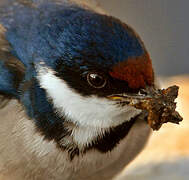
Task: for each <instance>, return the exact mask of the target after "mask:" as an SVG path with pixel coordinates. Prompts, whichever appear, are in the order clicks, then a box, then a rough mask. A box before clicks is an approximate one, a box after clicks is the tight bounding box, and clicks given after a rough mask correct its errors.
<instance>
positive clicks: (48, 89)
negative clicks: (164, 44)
mask: <svg viewBox="0 0 189 180" xmlns="http://www.w3.org/2000/svg"><path fill="white" fill-rule="evenodd" d="M153 86H155V83H154V70H153V67H152V60H151V58H150V55H149V53H148V51H147V49H146V48H145V45H144V43H143V41H142V40H141V38H140V37H139V35H138V34H137V33H136V32H135V31H134V30H133V28H131V27H130V26H129V25H127V24H126V23H124V22H122V21H120V20H119V19H117V18H115V17H112V16H110V15H108V14H106V13H101V12H98V11H97V10H95V9H93V8H91V7H89V6H87V5H82V4H81V3H77V2H72V1H66V0H8V1H2V2H1V3H0V100H1V102H0V122H1V126H0V178H2V179H4V180H6V179H9V180H42V179H47V180H85V179H86V180H88V179H91V180H97V179H98V180H99V179H101V180H106V179H107V180H109V179H113V178H115V177H116V176H117V175H118V174H119V173H120V172H121V171H122V170H123V169H124V168H125V167H126V166H127V165H128V164H129V163H130V162H131V161H132V160H133V159H134V158H135V157H136V156H137V155H138V154H139V153H140V152H141V150H142V149H143V148H144V146H145V144H146V142H147V141H148V138H149V136H150V134H151V130H150V127H149V126H148V124H147V122H146V120H145V118H146V116H142V115H143V113H142V110H139V109H136V108H135V107H132V106H130V105H129V104H128V103H127V102H125V101H122V100H121V99H122V98H121V97H123V96H124V95H125V94H130V95H131V96H132V95H133V96H134V95H136V94H141V92H142V90H144V89H145V88H147V87H153ZM143 96H145V94H143ZM111 97H114V98H111Z"/></svg>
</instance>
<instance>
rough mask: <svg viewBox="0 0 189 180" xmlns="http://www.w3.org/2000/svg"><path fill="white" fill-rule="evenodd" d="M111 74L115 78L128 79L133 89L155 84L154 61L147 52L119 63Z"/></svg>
mask: <svg viewBox="0 0 189 180" xmlns="http://www.w3.org/2000/svg"><path fill="white" fill-rule="evenodd" d="M109 74H110V75H111V76H112V77H113V78H116V79H119V80H123V81H126V82H127V83H128V86H129V87H130V88H132V89H138V88H145V87H146V85H153V84H154V72H153V68H152V61H151V59H150V57H149V55H148V54H147V53H146V54H145V55H142V56H139V57H134V58H129V59H127V60H125V61H123V62H120V63H118V64H117V65H115V66H114V67H113V68H112V71H110V72H109Z"/></svg>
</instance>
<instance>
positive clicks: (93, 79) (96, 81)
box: [87, 73, 106, 89]
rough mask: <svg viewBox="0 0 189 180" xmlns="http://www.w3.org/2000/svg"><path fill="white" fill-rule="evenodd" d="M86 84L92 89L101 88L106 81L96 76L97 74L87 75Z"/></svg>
mask: <svg viewBox="0 0 189 180" xmlns="http://www.w3.org/2000/svg"><path fill="white" fill-rule="evenodd" d="M87 81H88V83H89V84H90V85H91V86H92V87H94V88H98V89H100V88H103V87H104V86H105V85H106V79H105V78H104V77H103V76H101V75H99V74H97V73H89V74H87Z"/></svg>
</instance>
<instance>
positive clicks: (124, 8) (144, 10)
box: [93, 0, 189, 180]
mask: <svg viewBox="0 0 189 180" xmlns="http://www.w3.org/2000/svg"><path fill="white" fill-rule="evenodd" d="M94 1H95V3H96V1H97V3H96V5H97V6H99V7H101V8H102V9H105V11H106V12H107V13H108V14H111V15H113V16H116V17H118V18H119V19H121V20H122V21H124V22H126V23H127V24H129V25H131V26H132V27H133V28H134V29H135V30H136V32H137V33H138V34H139V35H140V36H141V38H142V40H143V41H144V43H145V45H146V48H147V49H148V51H149V53H150V55H151V58H152V61H153V66H154V69H155V72H156V75H157V76H158V81H159V84H160V86H161V87H168V86H170V85H174V84H176V85H179V86H180V91H179V98H178V99H177V101H178V108H177V110H178V111H179V112H180V114H181V115H182V116H183V117H184V120H183V122H182V123H181V124H180V125H179V126H177V125H172V124H166V125H164V126H163V127H162V128H161V129H160V130H159V131H158V132H154V133H153V134H152V136H151V138H150V140H149V142H148V144H147V146H146V148H145V149H144V151H143V152H142V153H141V154H140V155H139V156H138V157H137V158H136V159H135V161H133V162H132V163H131V164H130V165H129V166H128V167H127V168H126V169H125V170H124V172H123V173H122V174H121V176H119V177H118V179H120V180H139V179H140V180H152V179H153V180H188V179H189V138H188V136H189V59H188V57H189V21H188V17H189V11H188V7H189V1H188V0H94ZM94 1H93V2H94Z"/></svg>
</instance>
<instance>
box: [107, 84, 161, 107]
mask: <svg viewBox="0 0 189 180" xmlns="http://www.w3.org/2000/svg"><path fill="white" fill-rule="evenodd" d="M156 94H157V90H155V88H154V87H147V88H146V89H141V90H139V92H138V93H127V94H113V95H110V96H108V97H107V98H108V99H110V100H113V101H123V102H128V103H131V102H133V101H134V100H137V101H138V100H140V101H141V100H148V99H151V98H153V97H154V96H156ZM131 104H132V103H131Z"/></svg>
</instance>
